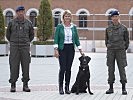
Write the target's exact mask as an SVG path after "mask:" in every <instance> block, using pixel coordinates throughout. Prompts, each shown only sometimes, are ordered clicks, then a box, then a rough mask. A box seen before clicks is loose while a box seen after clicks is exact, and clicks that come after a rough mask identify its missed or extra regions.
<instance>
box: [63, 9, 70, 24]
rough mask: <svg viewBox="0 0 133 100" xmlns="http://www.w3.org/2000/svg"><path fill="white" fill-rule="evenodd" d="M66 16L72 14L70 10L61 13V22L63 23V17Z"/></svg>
mask: <svg viewBox="0 0 133 100" xmlns="http://www.w3.org/2000/svg"><path fill="white" fill-rule="evenodd" d="M66 14H70V15H72V13H71V11H70V10H65V11H64V12H63V14H62V22H64V16H65V15H66ZM71 21H72V19H71Z"/></svg>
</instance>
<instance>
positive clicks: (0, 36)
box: [0, 6, 5, 41]
mask: <svg viewBox="0 0 133 100" xmlns="http://www.w3.org/2000/svg"><path fill="white" fill-rule="evenodd" d="M4 37H5V25H4V16H3V13H2V9H1V6H0V41H4Z"/></svg>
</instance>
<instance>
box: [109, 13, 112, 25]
mask: <svg viewBox="0 0 133 100" xmlns="http://www.w3.org/2000/svg"><path fill="white" fill-rule="evenodd" d="M111 13H112V11H110V12H109V16H108V25H110V24H112V21H111V16H110V14H111Z"/></svg>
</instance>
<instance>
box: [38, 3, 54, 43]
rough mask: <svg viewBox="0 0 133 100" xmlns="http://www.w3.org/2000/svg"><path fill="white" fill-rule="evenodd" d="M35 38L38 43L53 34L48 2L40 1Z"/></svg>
mask: <svg viewBox="0 0 133 100" xmlns="http://www.w3.org/2000/svg"><path fill="white" fill-rule="evenodd" d="M37 28H38V30H37V37H38V39H39V41H46V40H47V39H49V38H50V36H51V35H52V32H53V18H52V11H51V6H50V3H49V0H42V1H41V4H40V7H39V15H38V18H37Z"/></svg>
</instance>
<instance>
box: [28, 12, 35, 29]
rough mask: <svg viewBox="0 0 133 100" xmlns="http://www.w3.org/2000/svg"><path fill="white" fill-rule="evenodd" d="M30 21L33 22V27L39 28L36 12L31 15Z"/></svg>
mask: <svg viewBox="0 0 133 100" xmlns="http://www.w3.org/2000/svg"><path fill="white" fill-rule="evenodd" d="M29 19H30V21H31V22H32V24H33V26H34V27H36V26H37V13H36V12H35V11H32V12H31V13H30V18H29Z"/></svg>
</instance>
